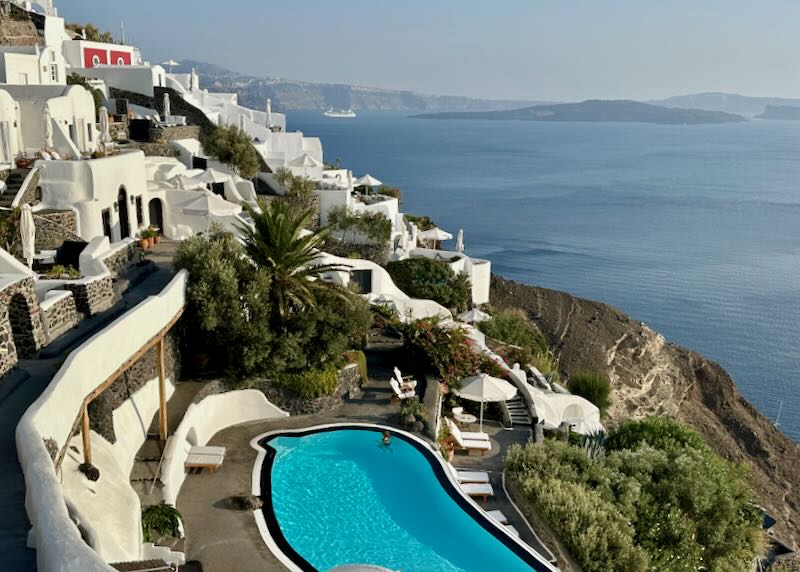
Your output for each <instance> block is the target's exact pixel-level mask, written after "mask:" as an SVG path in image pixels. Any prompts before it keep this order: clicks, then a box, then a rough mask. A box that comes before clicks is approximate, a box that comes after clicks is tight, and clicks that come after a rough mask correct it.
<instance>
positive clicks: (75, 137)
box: [69, 123, 78, 145]
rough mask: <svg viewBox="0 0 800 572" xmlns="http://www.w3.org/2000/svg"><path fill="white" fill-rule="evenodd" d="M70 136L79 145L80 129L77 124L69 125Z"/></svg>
mask: <svg viewBox="0 0 800 572" xmlns="http://www.w3.org/2000/svg"><path fill="white" fill-rule="evenodd" d="M69 138H70V139H72V142H73V143H75V145H78V130H77V129H76V128H75V124H74V123H72V124H70V126H69Z"/></svg>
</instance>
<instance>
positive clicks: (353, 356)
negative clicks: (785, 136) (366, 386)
mask: <svg viewBox="0 0 800 572" xmlns="http://www.w3.org/2000/svg"><path fill="white" fill-rule="evenodd" d="M344 357H345V359H346V360H347V363H354V364H357V365H358V374H359V375H360V376H361V383H367V381H369V372H368V370H367V356H366V355H364V352H362V351H361V350H353V351H349V352H346V353H345V354H344Z"/></svg>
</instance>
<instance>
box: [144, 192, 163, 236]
mask: <svg viewBox="0 0 800 572" xmlns="http://www.w3.org/2000/svg"><path fill="white" fill-rule="evenodd" d="M147 210H148V213H149V214H150V225H151V226H154V227H156V228H157V229H158V231H159V232H160V233H161V234H164V210H163V208H162V206H161V199H152V200H151V201H150V202H149V203H148V204H147Z"/></svg>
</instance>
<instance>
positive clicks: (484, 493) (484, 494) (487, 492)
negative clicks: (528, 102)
mask: <svg viewBox="0 0 800 572" xmlns="http://www.w3.org/2000/svg"><path fill="white" fill-rule="evenodd" d="M461 490H463V491H464V492H465V493H467V494H468V495H469V496H471V497H480V498H481V499H482V500H484V501H486V500H489V497H493V496H494V489H493V488H492V485H490V484H487V483H464V484H462V485H461Z"/></svg>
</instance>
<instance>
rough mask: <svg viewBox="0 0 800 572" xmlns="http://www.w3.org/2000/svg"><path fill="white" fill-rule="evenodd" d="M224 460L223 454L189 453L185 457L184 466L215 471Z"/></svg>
mask: <svg viewBox="0 0 800 572" xmlns="http://www.w3.org/2000/svg"><path fill="white" fill-rule="evenodd" d="M224 460H225V455H219V454H208V453H189V455H187V457H186V462H184V466H185V467H186V468H187V469H200V470H203V469H208V470H209V471H211V472H212V473H213V472H214V471H216V470H217V469H218V468H219V467H220V466H221V465H222V462H223V461H224Z"/></svg>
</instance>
